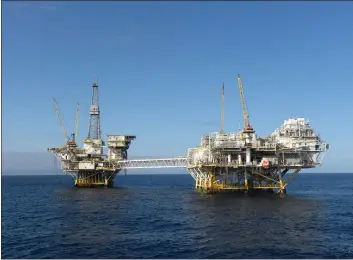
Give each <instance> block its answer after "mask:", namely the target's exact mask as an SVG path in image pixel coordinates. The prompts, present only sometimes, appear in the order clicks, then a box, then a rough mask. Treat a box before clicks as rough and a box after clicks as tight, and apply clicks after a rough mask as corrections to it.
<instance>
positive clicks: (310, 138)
mask: <svg viewBox="0 0 353 260" xmlns="http://www.w3.org/2000/svg"><path fill="white" fill-rule="evenodd" d="M92 88H93V94H92V102H91V106H90V111H89V114H90V121H89V132H88V135H87V138H86V139H85V140H84V141H83V148H79V147H78V146H77V142H76V141H77V125H78V111H79V110H78V105H77V110H76V121H75V133H73V134H71V136H70V137H69V136H68V135H67V133H66V130H65V127H64V125H63V121H62V117H61V113H60V110H59V107H58V104H57V102H56V101H55V99H54V105H55V109H56V113H57V116H58V119H59V122H60V125H61V128H62V132H63V135H64V138H65V145H64V146H63V147H60V148H49V149H48V151H49V152H52V153H53V154H54V155H55V156H56V157H57V158H58V159H59V160H60V162H61V168H62V170H63V172H64V173H66V174H70V175H71V176H72V177H73V178H74V180H75V186H76V187H97V186H103V187H111V186H113V184H114V178H115V176H116V175H117V174H118V173H119V172H120V171H121V170H123V169H150V168H186V169H187V171H188V172H189V173H190V175H191V176H192V177H193V178H194V180H195V188H196V189H200V190H202V191H205V192H209V193H213V192H221V191H242V192H246V193H247V192H251V191H254V190H267V191H275V192H277V193H280V194H285V193H286V187H287V186H288V185H289V184H290V182H291V181H292V180H293V179H294V178H295V177H296V176H297V175H298V173H299V172H300V171H301V170H303V169H308V168H315V167H316V166H318V165H320V164H321V162H322V159H323V157H324V154H325V152H327V151H328V150H329V144H327V143H325V142H324V141H323V140H322V139H321V138H320V136H319V135H318V134H317V133H316V132H315V130H314V129H313V127H312V126H311V125H310V123H309V122H308V120H305V119H304V118H289V119H288V120H285V121H284V123H283V124H282V125H281V126H280V127H279V128H277V129H276V130H275V131H273V132H272V133H271V134H270V135H268V136H265V137H259V136H257V135H256V132H255V130H254V129H253V127H252V126H251V124H250V121H249V114H248V110H247V107H246V104H245V99H244V93H243V84H242V81H241V78H240V75H238V88H239V93H240V101H241V102H240V103H241V108H242V114H243V121H244V127H243V129H242V130H240V131H238V132H234V133H226V132H225V131H224V84H223V85H222V94H221V126H220V130H219V131H218V132H214V133H209V134H207V135H204V136H203V137H202V138H201V143H200V146H199V147H196V148H189V149H188V151H187V154H186V155H185V156H181V157H177V158H164V159H142V160H128V157H127V151H128V149H129V146H130V144H131V141H132V140H134V139H135V138H136V136H134V135H108V136H107V145H105V142H104V141H103V140H102V138H101V128H100V110H99V100H98V84H97V82H95V83H94V84H93V86H92ZM103 147H107V148H108V152H107V154H106V155H105V154H103Z"/></svg>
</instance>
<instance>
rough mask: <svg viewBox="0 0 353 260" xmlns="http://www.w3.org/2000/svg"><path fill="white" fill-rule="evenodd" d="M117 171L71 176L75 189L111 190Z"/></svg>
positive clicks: (88, 172)
mask: <svg viewBox="0 0 353 260" xmlns="http://www.w3.org/2000/svg"><path fill="white" fill-rule="evenodd" d="M118 172H119V171H114V172H102V171H81V172H78V173H76V174H74V175H73V177H74V180H75V184H74V186H75V187H78V188H111V187H113V186H114V179H115V176H116V175H117V174H118Z"/></svg>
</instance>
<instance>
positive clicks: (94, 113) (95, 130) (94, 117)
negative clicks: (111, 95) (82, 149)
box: [88, 82, 101, 140]
mask: <svg viewBox="0 0 353 260" xmlns="http://www.w3.org/2000/svg"><path fill="white" fill-rule="evenodd" d="M92 88H93V92H92V101H91V106H90V110H89V128H88V139H91V140H100V139H101V126H100V111H99V97H98V84H97V82H95V83H93V85H92Z"/></svg>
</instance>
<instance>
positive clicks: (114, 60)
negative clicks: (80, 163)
mask: <svg viewBox="0 0 353 260" xmlns="http://www.w3.org/2000/svg"><path fill="white" fill-rule="evenodd" d="M352 13H353V2H348V1H347V2H337V1H331V2H329V1H326V2H319V1H315V2H286V1H283V2H280V1H278V2H277V1H276V2H236V1H234V2H231V1H228V2H221V1H218V2H211V1H207V2H186V1H184V2H162V1H159V2H137V1H136V2H120V1H116V2H112V1H111V2H101V1H95V2H94V1H92V2H89V1H88V2H64V1H62V2H52V1H48V2H32V1H30V2H17V1H16V2H15V1H12V2H2V150H3V152H4V153H7V154H8V155H9V156H7V157H6V159H4V160H3V166H6V165H13V166H12V167H16V164H17V163H16V162H18V159H14V158H17V157H16V156H14V154H16V153H17V154H18V153H19V152H21V153H31V154H32V157H33V156H35V157H36V158H37V159H38V158H39V157H38V156H46V157H45V158H47V155H45V154H46V149H47V148H48V147H58V146H61V145H62V144H63V142H64V140H63V137H62V133H61V129H60V125H59V123H58V119H57V117H56V114H55V110H54V107H53V98H55V99H56V100H57V102H58V104H59V107H60V110H61V113H62V116H63V118H64V122H65V127H66V129H67V131H69V132H72V131H73V130H74V120H75V106H76V103H77V102H79V103H80V122H79V134H78V138H79V140H83V139H84V138H85V137H86V136H87V134H88V119H89V115H88V109H89V104H90V101H91V94H92V83H93V75H94V74H96V75H97V77H98V84H99V98H100V110H101V126H102V132H103V136H104V135H106V134H133V135H136V136H137V138H136V140H134V141H133V143H132V145H131V147H130V149H129V156H138V157H147V156H149V157H153V156H158V157H161V156H165V157H170V156H181V155H184V154H185V153H186V151H187V149H188V148H190V147H195V146H198V145H199V143H200V138H201V136H202V135H203V134H206V133H208V132H214V131H218V130H219V122H220V94H221V86H222V83H223V82H224V85H225V130H226V131H227V132H234V131H237V130H238V127H239V123H242V113H241V104H240V99H239V92H238V89H237V74H238V73H239V74H240V75H241V77H242V81H243V87H244V95H245V99H246V103H247V107H248V110H249V114H250V122H251V124H252V125H253V127H254V128H255V130H256V131H257V134H258V135H260V136H264V135H267V134H269V133H270V132H272V131H273V130H274V129H276V128H277V127H278V126H280V125H281V124H282V123H283V121H284V120H285V119H288V118H290V117H304V118H307V119H309V120H310V122H311V124H312V125H313V127H314V128H315V129H316V131H317V132H319V134H320V135H321V136H322V138H323V139H324V140H325V141H327V142H328V143H329V144H330V145H331V150H330V151H329V152H328V153H327V154H326V155H325V158H324V161H323V165H322V166H320V167H319V168H318V169H315V171H316V172H317V171H319V172H353V153H352V150H351V145H352V143H353V118H352V108H353V90H352V84H353V31H352V28H353V16H352ZM43 158H44V157H43ZM38 165H39V164H38V163H36V162H34V161H33V160H31V159H29V160H28V164H27V167H34V168H35V167H40V166H38ZM10 168H11V167H10Z"/></svg>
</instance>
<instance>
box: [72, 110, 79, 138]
mask: <svg viewBox="0 0 353 260" xmlns="http://www.w3.org/2000/svg"><path fill="white" fill-rule="evenodd" d="M79 109H80V103H77V105H76V120H75V135H74V140H73V141H74V142H75V143H76V141H77V135H78V116H79Z"/></svg>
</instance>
